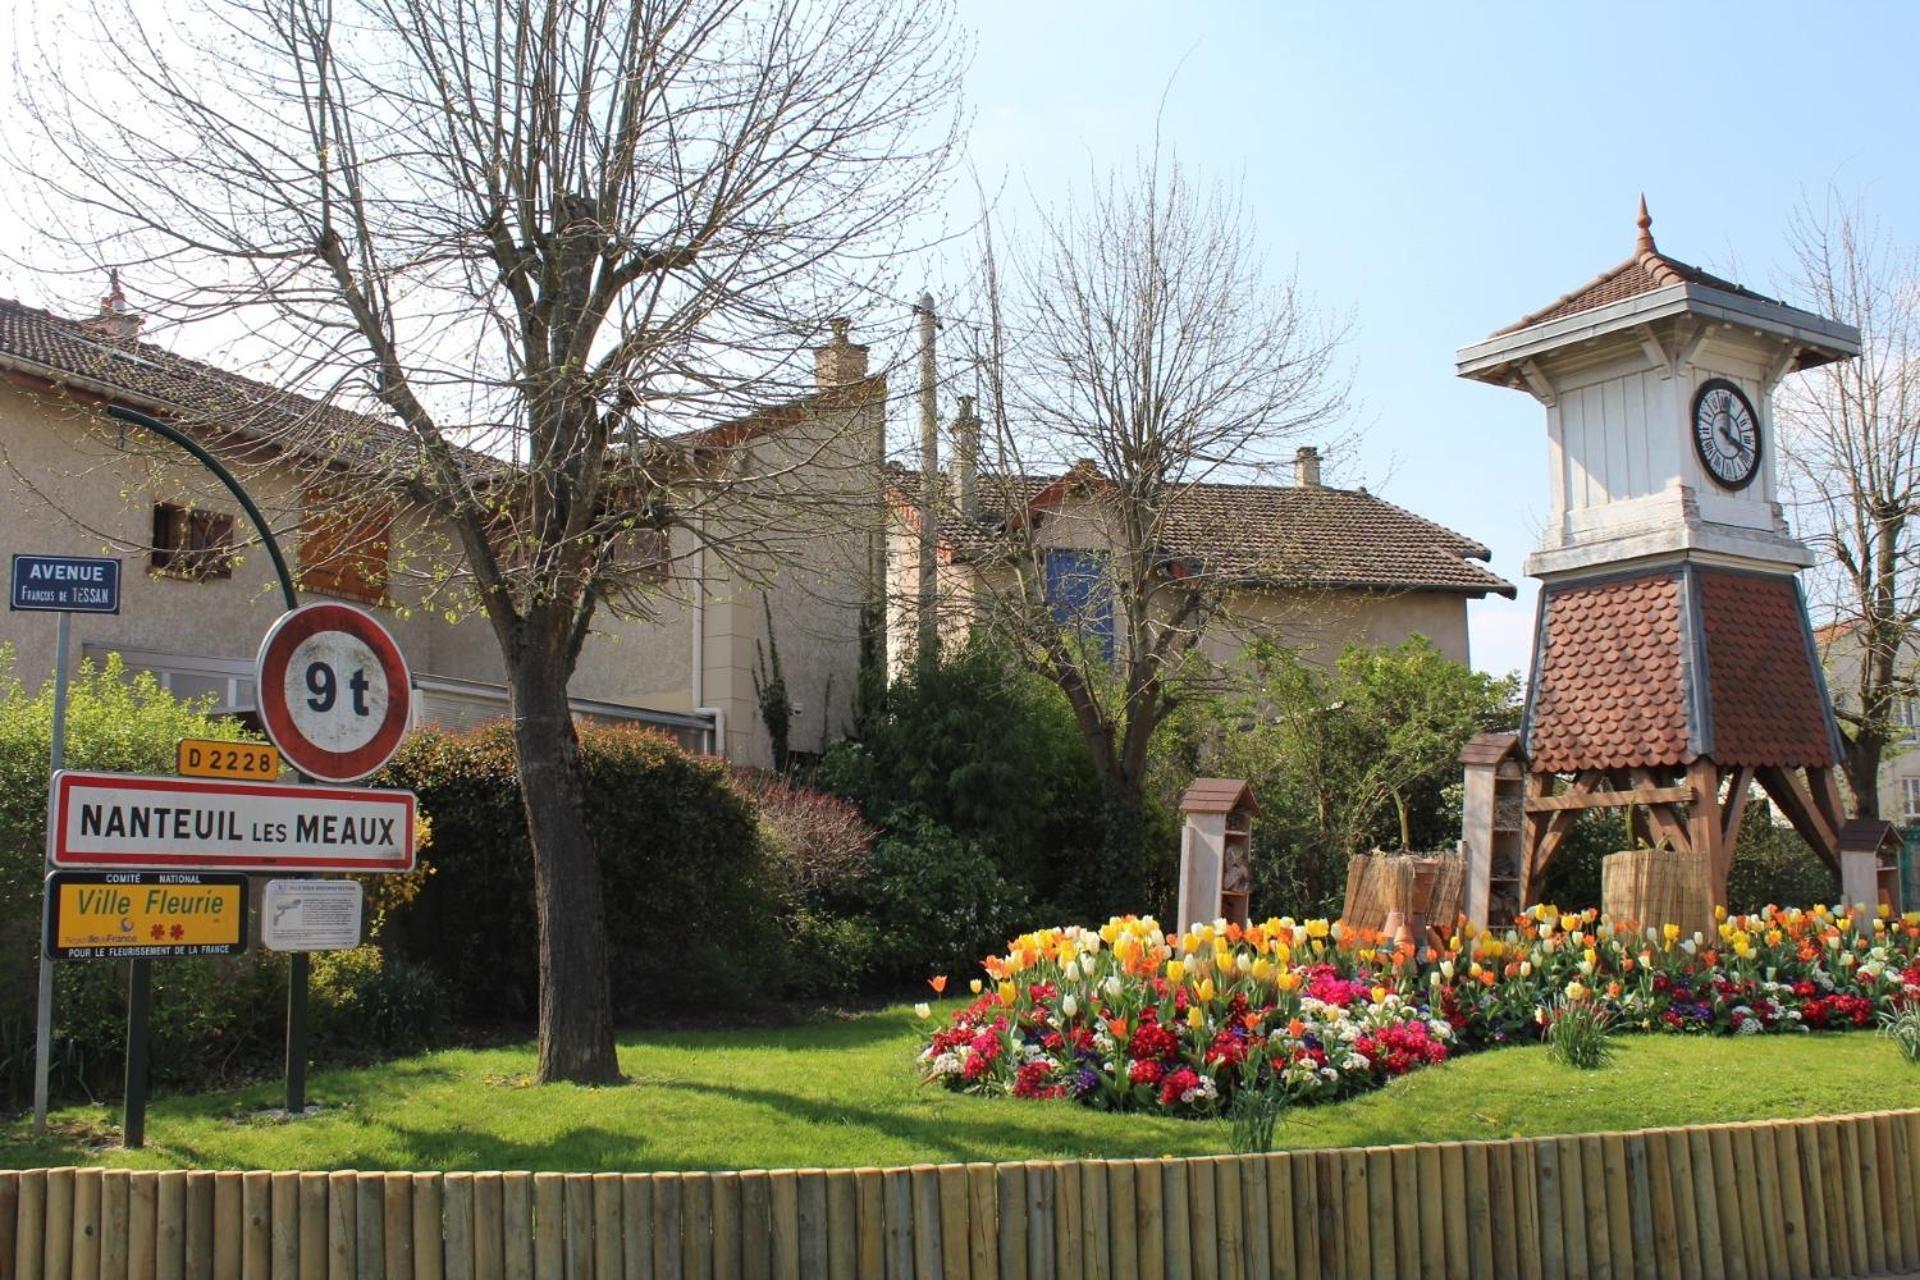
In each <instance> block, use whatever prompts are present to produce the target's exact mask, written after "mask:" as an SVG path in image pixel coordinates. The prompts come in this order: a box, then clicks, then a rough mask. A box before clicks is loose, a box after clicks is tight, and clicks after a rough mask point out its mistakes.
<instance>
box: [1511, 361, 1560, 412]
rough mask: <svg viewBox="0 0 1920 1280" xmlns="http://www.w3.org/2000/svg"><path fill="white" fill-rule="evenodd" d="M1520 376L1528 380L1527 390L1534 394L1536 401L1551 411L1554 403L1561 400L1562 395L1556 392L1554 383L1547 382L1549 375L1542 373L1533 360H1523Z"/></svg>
mask: <svg viewBox="0 0 1920 1280" xmlns="http://www.w3.org/2000/svg"><path fill="white" fill-rule="evenodd" d="M1520 376H1521V377H1522V378H1525V379H1526V380H1527V390H1529V391H1531V392H1533V398H1534V399H1536V400H1538V401H1539V402H1540V403H1541V404H1543V405H1546V406H1547V407H1548V408H1549V409H1551V408H1552V407H1553V406H1554V402H1555V401H1556V400H1558V399H1559V394H1560V393H1559V392H1557V391H1555V390H1554V387H1553V383H1551V382H1549V381H1548V380H1547V375H1546V374H1544V373H1542V372H1541V371H1540V366H1539V365H1537V364H1535V363H1534V362H1533V361H1531V360H1522V361H1521V362H1520Z"/></svg>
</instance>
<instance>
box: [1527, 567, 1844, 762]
mask: <svg viewBox="0 0 1920 1280" xmlns="http://www.w3.org/2000/svg"><path fill="white" fill-rule="evenodd" d="M1541 632H1542V634H1541V640H1540V645H1539V652H1538V653H1537V655H1536V659H1535V661H1536V667H1535V672H1534V679H1533V687H1532V693H1531V697H1530V699H1529V704H1528V707H1527V718H1526V729H1525V736H1526V743H1527V755H1528V760H1529V764H1530V767H1531V768H1533V769H1534V770H1535V771H1537V772H1553V773H1572V772H1576V771H1578V770H1581V769H1624V768H1631V767H1640V766H1644V767H1654V766H1670V765H1682V764H1688V763H1690V762H1692V761H1693V760H1694V759H1696V758H1698V757H1700V756H1711V757H1712V758H1713V759H1714V760H1715V761H1717V762H1719V763H1720V764H1723V765H1756V766H1758V765H1782V766H1788V767H1801V766H1815V765H1831V764H1833V763H1835V761H1836V760H1837V759H1838V754H1837V751H1836V744H1835V737H1834V731H1833V727H1832V724H1831V722H1830V721H1829V719H1828V718H1827V713H1826V711H1825V708H1826V705H1827V704H1826V695H1825V691H1824V686H1823V685H1822V684H1821V681H1820V676H1819V673H1818V671H1817V670H1816V669H1815V667H1814V659H1813V654H1812V648H1811V637H1810V633H1809V630H1808V625H1807V620H1806V612H1805V609H1804V608H1803V606H1802V604H1801V601H1800V596H1799V590H1798V588H1797V586H1796V585H1795V583H1794V580H1793V579H1792V578H1790V577H1779V576H1762V575H1758V574H1746V573H1736V572H1731V571H1725V570H1718V569H1705V568H1700V567H1697V566H1692V565H1683V566H1680V567H1678V568H1673V569H1665V570H1661V571H1658V572H1655V573H1650V574H1644V575H1641V576H1639V577H1632V578H1615V579H1610V580H1605V581H1600V582H1587V583H1580V582H1574V583H1567V584H1562V585H1556V586H1549V587H1547V588H1546V589H1545V591H1544V592H1543V594H1542V600H1541ZM1702 680H1704V684H1705V687H1704V688H1701V687H1700V684H1701V682H1702ZM1696 695H1701V696H1696Z"/></svg>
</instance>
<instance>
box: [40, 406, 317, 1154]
mask: <svg viewBox="0 0 1920 1280" xmlns="http://www.w3.org/2000/svg"><path fill="white" fill-rule="evenodd" d="M107 416H108V417H109V418H113V419H115V420H116V421H119V422H125V423H129V424H131V425H133V426H136V427H139V428H140V429H141V430H143V431H150V432H152V433H153V434H154V435H157V436H159V437H161V438H162V439H164V440H169V441H171V442H173V443H174V444H177V445H179V446H180V447H181V448H182V449H184V450H186V451H187V452H188V453H189V454H191V455H192V456H193V459H194V461H196V462H198V463H199V464H200V465H201V466H203V467H205V468H206V469H207V470H208V471H211V472H212V473H213V475H214V478H215V479H217V480H219V481H220V483H221V484H222V485H224V486H225V487H226V490H227V492H228V493H230V494H232V495H233V499H234V501H235V502H238V503H239V504H240V507H241V509H242V510H243V511H245V512H246V513H247V518H248V519H249V520H251V521H253V527H254V530H255V531H256V532H257V533H258V534H259V536H260V544H261V545H262V546H263V547H265V548H266V550H267V558H268V559H269V560H271V561H272V562H273V572H274V576H275V577H276V578H278V579H279V583H280V595H281V598H282V599H283V600H284V601H285V602H286V607H287V608H288V609H297V608H299V607H300V596H299V593H298V592H297V591H296V589H295V588H294V585H293V574H292V573H291V572H290V571H289V570H288V568H287V557H286V556H285V554H283V553H282V552H281V550H280V543H279V542H278V540H276V539H275V538H274V536H273V529H272V528H271V527H270V526H269V525H268V524H267V520H266V517H265V516H264V515H262V514H261V513H260V508H259V507H258V506H257V505H255V503H254V501H253V497H252V495H250V494H249V493H248V492H247V491H246V489H245V488H243V487H242V486H241V484H240V482H239V481H238V480H237V479H235V478H234V475H233V473H232V472H231V471H229V470H227V468H226V466H225V465H224V464H223V463H222V462H221V461H220V460H219V459H218V458H216V457H214V456H213V454H212V453H210V452H209V451H208V450H207V448H206V446H204V445H202V444H201V443H200V442H199V441H197V440H195V439H193V438H192V437H191V436H189V435H187V434H186V433H185V432H183V431H181V430H180V429H179V428H178V427H174V426H170V425H169V424H167V423H165V422H162V421H161V420H160V419H158V418H156V417H154V416H153V415H152V414H148V413H142V412H141V411H140V410H138V409H129V408H127V407H126V406H125V405H118V404H115V405H109V406H107ZM63 617H64V615H63ZM40 963H41V966H42V969H41V983H40V1017H39V1024H40V1025H39V1031H40V1035H39V1040H38V1043H37V1044H36V1046H35V1058H36V1061H35V1063H34V1066H35V1070H36V1073H37V1074H36V1078H35V1089H34V1103H35V1105H34V1125H35V1128H36V1129H40V1130H44V1128H45V1126H46V1098H47V1077H48V1073H49V1069H50V1066H51V1053H52V1041H53V1035H52V1033H53V971H52V968H51V963H50V962H49V961H48V960H46V959H45V958H44V956H43V957H42V959H41V961H40ZM152 963H153V962H152V961H150V960H134V961H132V962H131V964H132V970H131V972H130V974H129V976H128V979H127V1079H126V1090H127V1103H126V1114H125V1117H124V1120H123V1126H124V1135H123V1141H124V1142H125V1144H126V1145H127V1146H129V1147H139V1146H141V1145H143V1144H144V1142H145V1138H146V1093H147V1062H146V1059H147V1013H148V1007H149V1003H150V1001H151V995H152V972H151V965H152ZM307 972H308V963H307V953H306V952H304V951H296V952H294V953H293V954H292V955H291V956H290V957H289V958H288V972H287V1114H288V1115H290V1116H291V1115H297V1114H299V1113H300V1112H301V1111H303V1110H305V1108H306V1075H307Z"/></svg>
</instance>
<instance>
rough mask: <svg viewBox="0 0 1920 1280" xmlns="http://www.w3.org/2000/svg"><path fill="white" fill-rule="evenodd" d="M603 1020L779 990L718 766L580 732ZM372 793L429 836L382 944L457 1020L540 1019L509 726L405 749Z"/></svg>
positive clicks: (761, 881) (759, 879)
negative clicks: (600, 909)
mask: <svg viewBox="0 0 1920 1280" xmlns="http://www.w3.org/2000/svg"><path fill="white" fill-rule="evenodd" d="M580 751H581V761H582V765H583V768H584V770H585V781H586V791H587V817H588V822H589V824H590V825H591V827H592V830H593V836H594V841H595V844H596V846H597V848H598V851H599V856H600V865H601V875H602V880H603V888H604V893H605V902H606V913H607V932H608V940H609V943H610V946H611V951H612V955H611V964H610V974H611V988H612V995H613V1007H614V1016H615V1018H616V1019H618V1020H619V1021H622V1022H631V1021H646V1020H649V1019H650V1018H651V1017H652V1016H653V1015H655V1014H656V1013H657V1012H659V1011H661V1010H665V1009H678V1008H687V1007H699V1008H701V1009H713V1008H726V1007H730V1006H738V1005H741V1004H744V1003H746V1002H748V1001H750V1000H751V999H752V998H753V997H755V996H756V995H760V994H769V995H770V994H777V993H778V991H779V990H780V987H781V977H780V974H779V972H778V971H777V970H778V965H777V960H778V949H779V947H780V945H781V939H780V938H779V936H778V931H777V929H776V928H775V927H774V926H773V924H772V917H773V915H774V900H773V898H772V895H771V892H770V890H769V888H768V886H767V883H766V880H767V878H766V877H765V876H764V875H763V874H762V873H763V870H764V868H765V865H766V863H765V854H764V850H763V847H762V844H761V840H760V836H759V832H758V828H757V823H756V820H755V815H754V811H753V807H752V806H751V805H750V804H749V803H748V802H747V801H746V800H744V799H743V798H741V797H740V796H739V795H737V794H736V793H735V792H734V790H733V788H732V787H730V786H729V785H728V782H727V773H726V768H725V766H724V765H723V764H721V763H719V762H717V761H713V760H707V759H699V758H696V757H693V756H691V755H688V754H687V753H686V752H685V751H682V750H681V749H680V748H679V747H677V746H676V745H674V744H673V743H672V742H671V741H669V740H668V739H666V738H664V737H662V736H660V735H658V734H656V733H649V732H646V731H644V730H638V729H632V728H626V727H606V726H595V725H582V726H581V728H580ZM374 781H375V783H376V785H380V786H395V787H409V788H411V789H412V790H414V791H415V792H417V793H419V796H420V807H421V810H422V811H423V812H424V813H425V814H426V815H427V816H428V818H429V819H430V820H431V822H432V824H433V842H434V857H433V864H434V867H433V875H432V876H431V877H430V878H429V879H428V881H427V882H426V884H425V885H424V886H423V887H422V889H421V891H420V893H419V895H418V897H417V898H416V899H415V900H414V901H413V902H412V903H411V904H410V905H408V906H407V907H406V908H405V909H404V910H402V911H397V912H395V913H394V918H393V921H392V923H391V924H390V926H389V932H388V935H387V942H388V944H389V946H390V947H392V948H393V949H395V950H397V951H398V952H399V953H400V954H401V955H404V956H406V957H409V958H411V959H413V960H416V961H418V962H420V963H422V964H425V965H426V966H428V967H429V968H431V969H432V970H433V971H434V972H436V973H438V974H439V975H441V977H442V978H444V979H445V980H446V981H447V982H448V983H449V984H450V986H451V987H452V988H453V990H454V993H455V1009H456V1013H457V1014H458V1016H459V1017H460V1018H462V1019H463V1020H466V1021H469V1022H479V1023H493V1022H501V1023H512V1024H516V1025H524V1024H526V1023H528V1022H530V1021H531V1020H532V1019H533V1018H534V1016H535V1014H536V1012H537V1010H538V1007H539V1004H538V1000H539V957H538V945H537V932H536V922H535V916H534V902H533V854H532V849H531V847H530V845H529V844H528V841H527V835H526V818H525V814H524V811H523V809H522V807H521V801H520V784H519V778H518V776H517V774H516V771H515V769H514V763H513V735H512V732H511V729H510V727H509V726H507V725H505V724H492V725H486V726H482V727H481V728H478V729H474V730H470V731H468V732H464V733H451V732H447V731H444V730H439V729H424V730H421V731H420V732H417V733H415V734H414V735H413V736H411V737H410V738H409V739H408V740H407V741H406V742H405V743H404V744H403V745H402V746H401V748H400V751H399V754H398V755H396V756H395V757H394V759H393V762H392V763H391V764H390V765H388V767H387V768H386V769H385V770H384V771H383V772H382V773H381V774H380V775H377V777H376V778H375V780H374Z"/></svg>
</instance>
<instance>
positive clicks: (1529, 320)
mask: <svg viewBox="0 0 1920 1280" xmlns="http://www.w3.org/2000/svg"><path fill="white" fill-rule="evenodd" d="M1638 225H1639V227H1640V238H1639V242H1638V243H1637V244H1635V245H1634V250H1633V256H1632V257H1630V258H1628V259H1627V260H1626V261H1625V262H1623V263H1621V264H1620V265H1619V266H1617V267H1614V268H1612V269H1610V270H1607V271H1603V272H1601V273H1600V274H1599V275H1598V276H1596V277H1595V278H1594V279H1592V280H1590V281H1588V282H1587V283H1586V284H1583V285H1581V286H1580V287H1579V288H1578V289H1575V290H1573V291H1572V292H1571V293H1566V294H1562V295H1561V296H1560V297H1558V298H1555V299H1554V300H1553V301H1552V302H1549V303H1548V304H1547V305H1546V306H1544V307H1542V308H1540V309H1539V310H1538V311H1535V312H1533V313H1532V314H1530V315H1524V316H1521V317H1520V319H1518V320H1516V321H1515V322H1514V323H1512V324H1510V325H1508V326H1507V327H1506V328H1504V329H1496V330H1495V331H1494V332H1493V335H1492V336H1494V337H1496V338H1498V337H1501V336H1502V335H1504V334H1509V333H1517V332H1519V331H1520V330H1522V329H1527V328H1531V327H1532V326H1534V325H1536V324H1545V323H1546V322H1547V321H1549V320H1559V319H1561V318H1563V317H1565V316H1571V315H1578V314H1579V313H1580V312H1582V311H1593V310H1596V309H1598V308H1600V307H1604V306H1606V305H1607V304H1609V303H1613V302H1621V301H1624V300H1625V299H1627V298H1634V297H1638V296H1639V295H1641V294H1643V293H1652V292H1653V291H1654V290H1655V289H1664V288H1666V287H1667V286H1668V285H1675V284H1699V285H1706V286H1707V287H1708V288H1712V289H1720V290H1723V291H1725V292H1727V293H1733V294H1738V295H1739V296H1741V297H1743V298H1757V299H1759V300H1761V301H1763V302H1774V301H1775V300H1774V299H1772V298H1768V297H1767V296H1766V295H1765V294H1759V293H1755V292H1754V291H1753V290H1751V289H1746V288H1743V287H1741V286H1740V285H1737V284H1735V283H1734V282H1733V281H1731V280H1723V279H1721V278H1720V277H1719V276H1716V275H1713V274H1711V273H1709V272H1706V271H1702V270H1701V269H1700V268H1698V267H1695V266H1690V265H1689V264H1687V263H1684V262H1681V261H1680V260H1679V259H1678V258H1671V257H1668V256H1667V255H1666V254H1664V253H1661V252H1660V251H1659V250H1658V249H1657V248H1655V247H1654V243H1653V229H1652V228H1653V219H1652V217H1651V216H1649V215H1648V213H1647V201H1646V198H1645V197H1644V196H1643V197H1641V200H1640V217H1639V221H1638Z"/></svg>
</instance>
